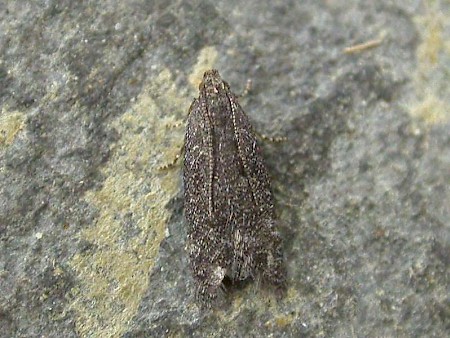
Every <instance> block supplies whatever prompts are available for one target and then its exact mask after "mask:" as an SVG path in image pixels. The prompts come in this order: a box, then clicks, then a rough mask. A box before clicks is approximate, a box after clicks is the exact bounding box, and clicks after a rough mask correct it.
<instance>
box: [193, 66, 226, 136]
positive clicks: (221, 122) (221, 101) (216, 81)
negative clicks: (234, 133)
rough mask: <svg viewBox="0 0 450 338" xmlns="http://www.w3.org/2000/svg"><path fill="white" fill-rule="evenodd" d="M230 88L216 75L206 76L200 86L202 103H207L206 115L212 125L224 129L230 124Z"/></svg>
mask: <svg viewBox="0 0 450 338" xmlns="http://www.w3.org/2000/svg"><path fill="white" fill-rule="evenodd" d="M230 95H232V94H231V92H230V88H229V86H228V84H227V83H226V82H224V81H223V80H221V79H220V78H217V75H216V74H214V73H211V74H206V75H205V77H204V79H203V82H202V83H201V85H200V101H201V102H206V107H205V108H206V114H207V115H208V117H209V119H210V121H211V125H212V126H214V127H216V128H221V127H224V126H225V125H226V124H228V123H229V122H230V118H231V116H230V112H231V111H232V109H231V102H230Z"/></svg>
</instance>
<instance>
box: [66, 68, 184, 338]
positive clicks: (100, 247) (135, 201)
mask: <svg viewBox="0 0 450 338" xmlns="http://www.w3.org/2000/svg"><path fill="white" fill-rule="evenodd" d="M155 97H157V99H153V98H155ZM156 100H157V101H156ZM188 106H189V102H188V101H187V100H186V99H184V98H182V97H181V98H180V97H179V96H178V95H177V92H176V88H175V86H174V85H173V81H172V80H171V77H170V72H168V71H163V72H161V73H160V75H159V76H158V77H157V78H156V79H154V80H153V82H152V83H150V84H149V85H148V86H147V87H146V88H145V89H144V90H143V92H142V93H141V95H140V96H139V97H138V98H137V100H136V102H135V104H134V105H133V106H132V108H131V109H130V110H129V111H127V112H126V113H125V114H123V115H122V116H121V117H119V118H118V119H117V120H115V121H114V122H113V123H112V126H111V127H112V128H115V129H116V130H117V131H118V133H119V134H120V139H119V141H118V142H117V144H115V145H114V146H113V147H112V149H111V154H112V155H111V158H110V160H109V162H108V163H107V164H106V166H105V168H104V169H103V175H104V177H105V181H104V183H103V187H102V188H101V189H100V190H96V191H90V192H88V193H87V194H86V201H87V202H88V203H90V204H92V205H94V206H95V207H96V208H97V209H98V217H97V218H96V219H95V221H94V223H93V224H91V225H90V226H89V227H87V228H86V229H85V230H84V231H83V232H82V233H81V234H80V236H81V238H82V239H83V240H84V241H85V242H87V243H90V244H91V245H88V249H87V250H85V251H84V252H81V253H79V254H77V255H75V256H74V258H73V260H72V261H71V265H72V267H73V269H74V271H75V272H76V274H77V279H78V280H79V281H80V282H79V284H78V285H77V286H76V287H75V288H74V289H73V290H72V303H71V304H70V309H71V310H73V311H74V312H75V314H76V328H77V332H78V333H79V334H80V336H82V337H91V336H93V337H119V336H121V335H122V334H123V332H125V330H126V329H127V327H128V325H129V323H130V321H131V320H132V318H133V316H134V315H135V314H136V311H137V309H138V306H139V303H140V301H141V299H142V297H143V295H144V293H145V291H146V290H147V289H148V287H149V274H150V270H151V269H152V267H153V265H154V263H155V259H156V256H157V252H158V248H159V245H160V242H161V240H162V239H163V237H164V232H165V229H166V225H167V220H168V218H169V216H170V214H169V212H168V211H167V210H166V209H165V205H166V204H167V203H168V201H169V200H170V199H171V198H172V197H173V196H174V195H175V194H176V193H177V192H178V190H179V189H180V186H181V181H180V171H179V170H178V169H177V168H174V169H172V170H167V171H164V172H162V171H161V170H160V167H161V165H162V164H164V163H166V162H169V161H170V160H171V158H170V156H171V155H167V153H171V152H172V153H173V152H174V149H176V150H178V149H179V148H180V146H181V144H182V142H183V141H182V140H183V133H182V130H178V131H177V130H173V129H169V128H167V125H168V124H173V123H174V122H175V121H176V118H175V116H176V115H178V116H181V114H184V113H185V112H184V111H183V108H184V107H188Z"/></svg>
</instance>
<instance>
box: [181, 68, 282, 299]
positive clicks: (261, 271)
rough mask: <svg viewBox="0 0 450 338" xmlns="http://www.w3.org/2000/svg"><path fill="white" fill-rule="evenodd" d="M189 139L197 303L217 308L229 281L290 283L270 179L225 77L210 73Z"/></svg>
mask: <svg viewBox="0 0 450 338" xmlns="http://www.w3.org/2000/svg"><path fill="white" fill-rule="evenodd" d="M199 90H200V95H199V97H198V98H197V99H195V100H194V102H193V103H192V105H191V107H190V109H189V116H188V122H187V128H186V135H185V157H184V172H183V181H184V191H185V216H186V221H187V233H188V238H187V251H188V254H189V257H190V264H191V268H192V272H193V276H194V279H195V282H196V286H197V290H196V291H197V297H198V299H199V300H200V301H201V302H203V303H210V301H212V300H214V299H215V298H216V297H217V296H218V294H219V293H220V290H221V287H222V282H223V279H224V278H225V276H228V277H229V278H230V279H231V280H232V281H240V280H244V279H247V278H260V277H261V278H262V279H263V281H266V282H268V283H270V284H272V285H274V286H275V287H277V289H282V288H283V287H284V283H285V269H284V264H283V254H282V250H281V246H282V243H281V238H280V236H279V234H278V232H277V230H276V223H277V222H276V221H275V217H274V207H273V198H272V193H271V190H270V180H269V175H268V173H267V170H266V168H265V166H264V163H263V160H262V158H261V154H260V149H259V147H258V144H257V142H256V137H255V135H254V133H253V131H252V126H251V125H250V122H249V120H248V117H247V115H246V114H245V113H244V111H243V110H242V108H241V107H240V105H239V103H238V101H237V98H236V96H235V95H234V94H233V93H232V92H231V91H230V88H229V86H228V84H227V83H226V82H225V81H223V80H222V79H221V77H220V75H219V73H218V71H217V70H210V71H207V72H205V75H204V77H203V81H202V83H201V84H200V86H199Z"/></svg>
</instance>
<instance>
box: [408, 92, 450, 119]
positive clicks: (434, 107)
mask: <svg viewBox="0 0 450 338" xmlns="http://www.w3.org/2000/svg"><path fill="white" fill-rule="evenodd" d="M448 109H449V108H448V106H447V105H446V104H445V102H444V101H442V100H441V99H439V98H438V97H436V96H435V95H433V94H432V93H430V94H429V95H428V96H425V97H424V99H423V101H421V102H419V103H418V104H417V105H416V106H414V107H412V108H411V113H412V115H413V116H414V117H416V118H419V119H421V120H423V121H424V122H425V123H426V124H428V125H433V124H437V123H439V122H443V121H445V120H446V119H447V118H448V117H449V116H448V115H447V114H448Z"/></svg>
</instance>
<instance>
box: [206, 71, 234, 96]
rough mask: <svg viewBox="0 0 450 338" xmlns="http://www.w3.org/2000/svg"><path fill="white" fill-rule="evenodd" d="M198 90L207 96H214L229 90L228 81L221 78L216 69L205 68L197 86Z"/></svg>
mask: <svg viewBox="0 0 450 338" xmlns="http://www.w3.org/2000/svg"><path fill="white" fill-rule="evenodd" d="M199 90H200V92H203V91H204V92H205V93H206V94H207V95H208V96H216V95H219V94H220V93H225V92H227V91H229V90H230V87H229V86H228V83H226V82H225V81H223V80H222V78H221V77H220V74H219V72H218V71H217V70H216V69H211V70H207V71H206V72H205V74H204V75H203V81H202V83H200V86H199Z"/></svg>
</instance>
